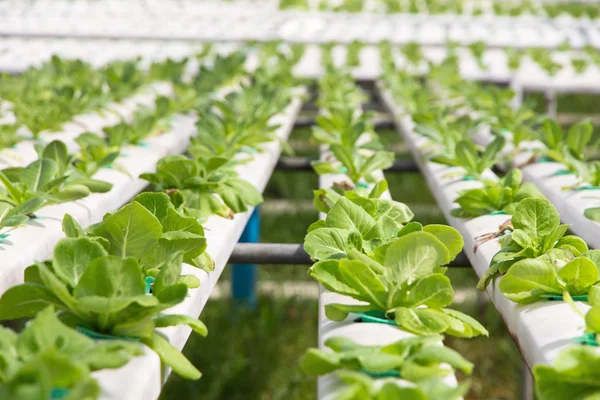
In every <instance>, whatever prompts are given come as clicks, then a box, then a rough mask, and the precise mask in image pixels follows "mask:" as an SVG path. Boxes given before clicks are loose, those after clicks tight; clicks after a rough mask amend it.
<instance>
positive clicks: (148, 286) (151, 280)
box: [144, 276, 156, 294]
mask: <svg viewBox="0 0 600 400" xmlns="http://www.w3.org/2000/svg"><path fill="white" fill-rule="evenodd" d="M144 281H145V282H146V294H152V285H153V284H154V282H155V281H156V279H154V278H153V277H151V276H147V277H146V278H145V279H144Z"/></svg>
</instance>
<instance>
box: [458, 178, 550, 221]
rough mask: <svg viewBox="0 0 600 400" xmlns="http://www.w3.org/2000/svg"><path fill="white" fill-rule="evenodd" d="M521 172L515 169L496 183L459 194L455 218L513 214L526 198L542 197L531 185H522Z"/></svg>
mask: <svg viewBox="0 0 600 400" xmlns="http://www.w3.org/2000/svg"><path fill="white" fill-rule="evenodd" d="M522 178H523V175H522V173H521V170H518V169H515V170H512V171H511V172H509V173H508V174H506V175H505V176H504V177H502V178H500V179H499V180H497V181H489V180H486V181H484V182H483V184H484V186H483V187H481V188H475V189H469V190H465V191H462V192H460V195H459V196H458V198H457V199H456V200H455V202H456V204H458V206H459V207H457V208H454V209H453V210H452V211H451V214H452V215H453V216H455V217H461V218H474V217H479V216H482V215H486V214H492V213H500V212H502V213H504V214H513V213H514V212H515V208H516V206H517V204H518V203H519V202H520V201H521V200H523V199H526V198H528V197H543V196H542V194H541V193H540V191H539V190H538V189H537V187H536V186H535V185H534V184H532V183H523V184H521V180H522Z"/></svg>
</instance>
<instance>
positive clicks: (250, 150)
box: [240, 146, 258, 154]
mask: <svg viewBox="0 0 600 400" xmlns="http://www.w3.org/2000/svg"><path fill="white" fill-rule="evenodd" d="M240 151H241V152H244V153H248V154H256V153H258V151H257V150H256V149H255V148H254V147H250V146H242V147H240Z"/></svg>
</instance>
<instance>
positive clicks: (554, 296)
mask: <svg viewBox="0 0 600 400" xmlns="http://www.w3.org/2000/svg"><path fill="white" fill-rule="evenodd" d="M540 297H541V298H542V299H546V300H550V301H563V300H564V299H563V297H562V295H560V294H543V295H541V296H540ZM571 298H572V299H573V300H574V301H588V296H587V294H585V295H581V296H571Z"/></svg>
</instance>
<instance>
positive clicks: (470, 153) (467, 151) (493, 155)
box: [431, 137, 506, 180]
mask: <svg viewBox="0 0 600 400" xmlns="http://www.w3.org/2000/svg"><path fill="white" fill-rule="evenodd" d="M505 142H506V140H505V139H504V138H503V137H497V138H495V139H494V140H493V141H492V143H490V144H489V145H488V146H487V147H486V148H485V150H484V152H483V153H482V154H481V155H480V154H479V151H478V150H477V147H476V146H475V144H473V142H472V141H470V140H462V141H460V142H458V144H457V145H456V148H455V149H454V156H444V155H439V156H434V157H432V158H431V161H432V162H436V163H438V164H444V165H449V166H454V167H461V168H463V169H464V171H465V172H464V173H462V174H463V176H470V177H473V178H475V179H478V180H481V179H482V175H481V174H482V173H483V172H484V171H485V170H486V169H488V168H490V167H492V166H493V165H494V164H496V163H498V155H499V154H500V152H501V151H502V149H503V148H504V144H505Z"/></svg>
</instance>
